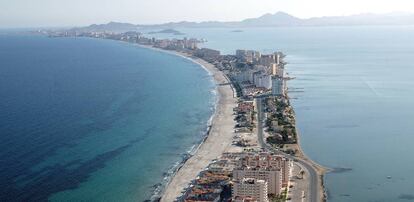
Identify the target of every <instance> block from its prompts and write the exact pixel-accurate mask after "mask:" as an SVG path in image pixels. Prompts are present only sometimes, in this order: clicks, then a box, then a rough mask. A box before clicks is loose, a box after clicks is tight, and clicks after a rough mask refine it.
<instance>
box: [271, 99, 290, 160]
mask: <svg viewBox="0 0 414 202" xmlns="http://www.w3.org/2000/svg"><path fill="white" fill-rule="evenodd" d="M264 103H265V108H266V114H267V116H266V117H267V121H266V126H267V128H268V129H267V132H268V133H269V134H270V136H269V137H268V138H267V142H269V143H271V144H277V145H283V144H295V143H297V134H296V126H295V125H296V121H295V115H294V111H293V108H292V106H291V105H290V103H289V100H288V99H286V98H283V97H268V98H266V99H265V102H264ZM289 153H291V152H289Z"/></svg>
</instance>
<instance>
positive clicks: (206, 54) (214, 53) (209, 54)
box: [194, 48, 220, 59]
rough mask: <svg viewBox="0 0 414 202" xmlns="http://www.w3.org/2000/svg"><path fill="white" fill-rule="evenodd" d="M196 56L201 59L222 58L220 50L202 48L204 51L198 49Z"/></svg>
mask: <svg viewBox="0 0 414 202" xmlns="http://www.w3.org/2000/svg"><path fill="white" fill-rule="evenodd" d="M194 55H195V56H197V57H200V58H210V59H211V58H217V57H219V56H220V51H218V50H213V49H209V48H202V49H197V50H196V52H195V54H194Z"/></svg>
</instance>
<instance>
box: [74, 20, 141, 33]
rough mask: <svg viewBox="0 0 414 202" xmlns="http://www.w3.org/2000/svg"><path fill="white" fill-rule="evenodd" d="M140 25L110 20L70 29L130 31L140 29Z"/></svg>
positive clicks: (81, 30)
mask: <svg viewBox="0 0 414 202" xmlns="http://www.w3.org/2000/svg"><path fill="white" fill-rule="evenodd" d="M139 29H140V27H139V26H138V25H134V24H130V23H120V22H110V23H107V24H99V25H97V24H92V25H89V26H87V27H75V28H72V29H71V30H70V31H78V32H103V31H108V32H128V31H138V30H139Z"/></svg>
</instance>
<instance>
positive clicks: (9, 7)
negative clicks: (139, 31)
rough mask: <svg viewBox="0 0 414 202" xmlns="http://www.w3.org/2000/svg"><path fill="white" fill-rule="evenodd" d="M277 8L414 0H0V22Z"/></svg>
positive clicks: (317, 13)
mask: <svg viewBox="0 0 414 202" xmlns="http://www.w3.org/2000/svg"><path fill="white" fill-rule="evenodd" d="M277 11H283V12H287V13H289V14H292V15H294V16H296V17H300V18H309V17H321V16H343V15H352V14H361V13H389V12H412V13H414V0H392V1H389V0H0V27H3V28H7V27H9V28H10V27H61V26H85V25H89V24H94V23H96V24H101V23H107V22H110V21H116V22H128V23H133V24H156V23H165V22H177V21H196V22H200V21H238V20H242V19H246V18H253V17H259V16H261V15H263V14H266V13H275V12H277Z"/></svg>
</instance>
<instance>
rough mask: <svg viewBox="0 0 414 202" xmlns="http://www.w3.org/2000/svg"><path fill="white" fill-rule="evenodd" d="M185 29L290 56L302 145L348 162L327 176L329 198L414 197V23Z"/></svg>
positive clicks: (333, 161) (324, 157)
mask: <svg viewBox="0 0 414 202" xmlns="http://www.w3.org/2000/svg"><path fill="white" fill-rule="evenodd" d="M180 31H182V32H184V33H187V34H188V36H192V37H198V38H200V37H201V38H205V39H207V40H208V42H207V43H205V44H204V46H206V47H210V48H214V49H219V50H221V51H222V52H224V53H234V50H235V49H256V50H259V51H262V52H268V53H269V52H272V51H275V50H280V51H283V52H284V53H285V54H287V55H288V56H287V58H286V61H287V62H288V63H289V64H288V65H287V70H288V72H289V73H290V76H292V77H296V79H295V80H292V81H289V82H288V86H289V88H290V91H291V92H290V93H289V95H290V97H292V98H293V100H292V102H293V106H294V108H295V111H296V115H297V126H298V129H299V131H300V133H301V134H300V135H301V145H302V147H303V148H304V151H305V153H306V154H307V155H308V156H310V157H311V158H312V159H313V160H315V161H316V162H318V163H320V164H322V165H324V166H327V167H329V168H342V169H337V171H338V172H334V173H329V174H327V175H326V178H325V180H326V186H327V189H328V194H329V201H333V202H348V201H376V202H378V201H384V202H387V201H407V200H413V199H414V175H413V174H412V172H413V170H414V160H413V157H412V154H413V153H414V147H413V146H412V143H413V142H414V124H413V121H414V107H413V103H414V63H413V56H414V55H413V54H414V27H412V26H411V27H401V26H382V27H381V26H366V27H365V26H360V27H291V28H254V29H243V32H232V29H182V30H180ZM344 168H345V169H344ZM339 171H341V172H339Z"/></svg>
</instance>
